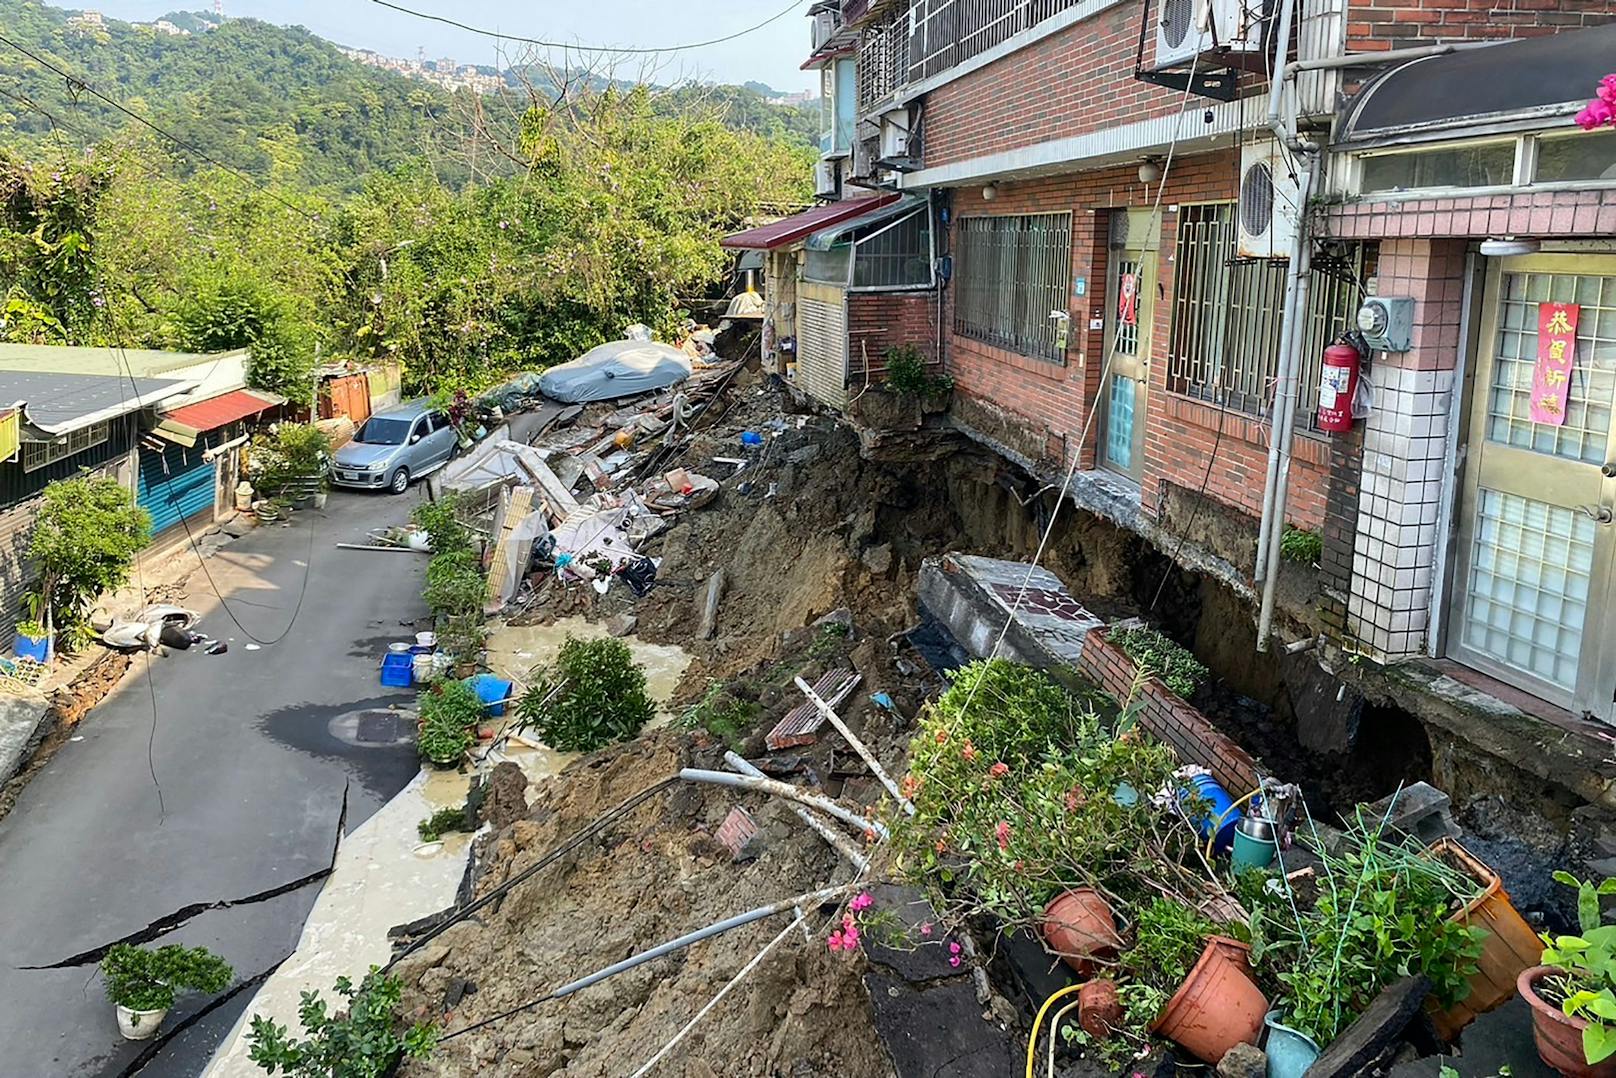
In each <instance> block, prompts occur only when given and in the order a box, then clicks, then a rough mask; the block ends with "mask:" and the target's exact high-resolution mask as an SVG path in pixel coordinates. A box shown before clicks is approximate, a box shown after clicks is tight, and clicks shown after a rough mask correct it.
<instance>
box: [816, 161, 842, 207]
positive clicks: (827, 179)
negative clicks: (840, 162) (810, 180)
mask: <svg viewBox="0 0 1616 1078" xmlns="http://www.w3.org/2000/svg"><path fill="white" fill-rule="evenodd" d="M814 194H816V195H818V196H819V197H820V198H835V197H836V194H837V192H836V162H835V161H816V162H814Z"/></svg>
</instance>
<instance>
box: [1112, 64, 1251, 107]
mask: <svg viewBox="0 0 1616 1078" xmlns="http://www.w3.org/2000/svg"><path fill="white" fill-rule="evenodd" d="M1133 77H1134V78H1136V79H1138V80H1140V81H1141V82H1149V83H1153V84H1154V85H1156V86H1166V87H1168V88H1169V89H1172V90H1185V89H1188V90H1189V92H1190V93H1192V94H1196V95H1198V96H1200V97H1210V98H1212V99H1213V100H1214V101H1233V100H1234V93H1235V86H1236V83H1237V82H1238V81H1239V77H1240V73H1239V72H1237V71H1232V70H1230V71H1197V72H1195V73H1194V74H1193V75H1192V74H1191V73H1190V72H1188V71H1135V72H1134V73H1133Z"/></svg>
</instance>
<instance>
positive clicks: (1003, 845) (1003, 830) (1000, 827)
mask: <svg viewBox="0 0 1616 1078" xmlns="http://www.w3.org/2000/svg"><path fill="white" fill-rule="evenodd" d="M993 837H994V838H996V839H998V840H999V849H1001V850H1008V849H1009V848H1010V825H1009V824H1008V823H1006V822H1005V821H1004V820H1000V821H999V822H998V823H996V824H994V825H993Z"/></svg>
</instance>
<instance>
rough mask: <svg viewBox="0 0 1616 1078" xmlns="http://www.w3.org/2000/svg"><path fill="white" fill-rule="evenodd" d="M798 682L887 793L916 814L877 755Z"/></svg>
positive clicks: (832, 711) (799, 686) (805, 683)
mask: <svg viewBox="0 0 1616 1078" xmlns="http://www.w3.org/2000/svg"><path fill="white" fill-rule="evenodd" d="M796 680H797V688H799V689H801V690H802V691H803V695H805V696H807V697H808V699H809V700H810V701H811V702H812V703H813V705H814V707H816V708H818V709H819V713H820V714H821V715H823V716H825V719H826V720H827V721H828V722H829V723H830V724H831V725H832V726H834V727H836V732H837V733H838V734H841V735H842V738H843V739H844V740H845V741H846V742H847V743H848V744H849V745H851V746H852V747H853V751H854V752H856V753H858V754H859V757H860V758H861V759H863V761H864V763H865V766H867V767H868V768H869V769H870V772H871V774H873V775H874V776H875V777H876V778H878V779H880V780H881V785H882V786H885V787H886V788H887V793H889V794H891V795H892V796H893V797H895V798H897V799H898V804H900V805H902V806H903V810H904V812H906V813H908V814H909V815H911V816H913V815H914V814H915V806H914V804H913V803H911V802H910V800H909V799H908V798H907V797H905V796H903V793H902V791H900V790H899V789H898V784H897V783H895V782H893V781H892V776H890V775H888V774H887V773H886V769H885V768H883V767H882V766H881V761H879V760H877V759H876V758H875V753H873V752H871V751H870V750H869V749H868V748H867V747H866V746H865V744H864V742H862V741H860V740H859V739H858V737H857V735H855V734H854V733H853V731H851V730H849V729H848V728H847V724H846V723H844V722H843V721H842V720H841V717H840V716H839V715H837V714H836V709H835V708H833V707H831V706H830V705H829V704H827V703H825V701H823V700H821V699H820V698H819V694H818V693H816V692H814V688H813V686H812V685H810V684H808V683H807V682H806V681H804V680H803V679H802V678H800V677H799V678H797V679H796Z"/></svg>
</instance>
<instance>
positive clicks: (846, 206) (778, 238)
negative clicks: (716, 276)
mask: <svg viewBox="0 0 1616 1078" xmlns="http://www.w3.org/2000/svg"><path fill="white" fill-rule="evenodd" d="M897 200H898V196H897V195H896V194H883V195H877V196H875V197H874V198H850V199H845V200H843V201H841V202H831V203H828V204H827V205H824V206H815V207H814V208H813V209H811V210H804V211H803V212H802V213H798V214H793V215H792V216H790V217H784V218H781V219H780V220H778V221H774V222H772V223H770V224H766V225H759V226H758V227H757V228H749V229H747V230H746V231H745V232H736V233H734V234H732V235H729V236H725V237H724V238H723V239H721V240H719V241H718V242H719V245H720V246H723V247H732V248H742V249H745V250H754V251H772V250H774V249H775V248H777V247H785V246H786V245H788V244H792V243H796V242H797V241H799V240H803V239H807V238H808V237H809V236H811V235H813V234H814V233H815V232H818V231H819V230H820V229H822V228H827V227H829V226H830V225H833V224H835V223H837V222H838V221H845V220H846V219H847V218H849V217H857V216H859V215H860V214H865V213H868V212H870V211H871V210H873V209H877V208H878V207H881V206H885V205H887V204H888V203H891V202H896V201H897Z"/></svg>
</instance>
